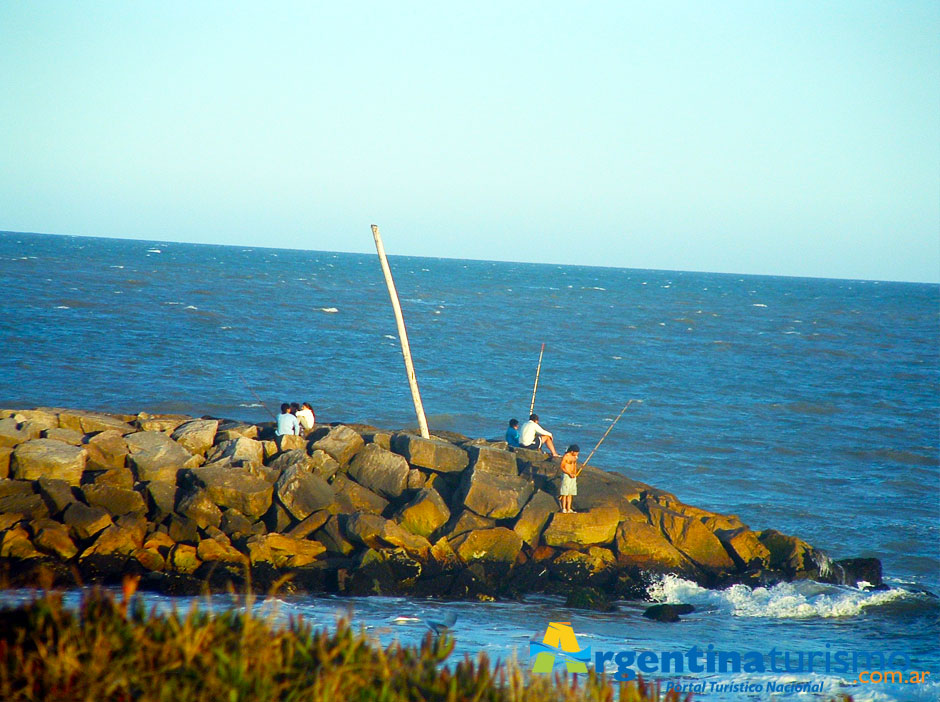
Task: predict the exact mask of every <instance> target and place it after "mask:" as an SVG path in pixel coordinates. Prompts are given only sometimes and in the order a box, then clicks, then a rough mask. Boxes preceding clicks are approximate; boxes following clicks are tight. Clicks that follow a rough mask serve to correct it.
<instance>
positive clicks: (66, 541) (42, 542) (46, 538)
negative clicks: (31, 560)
mask: <svg viewBox="0 0 940 702" xmlns="http://www.w3.org/2000/svg"><path fill="white" fill-rule="evenodd" d="M31 528H32V531H33V544H34V545H35V546H36V547H37V548H38V549H40V550H41V551H44V552H45V553H48V554H49V555H51V556H56V557H58V558H59V559H61V560H63V561H67V560H69V559H70V558H72V557H73V556H75V555H76V554H77V553H78V547H76V546H75V543H74V542H73V541H72V539H70V538H69V531H68V528H67V527H66V526H65V525H64V524H59V523H58V522H55V521H52V520H51V519H41V520H39V521H38V522H33V524H32V525H31Z"/></svg>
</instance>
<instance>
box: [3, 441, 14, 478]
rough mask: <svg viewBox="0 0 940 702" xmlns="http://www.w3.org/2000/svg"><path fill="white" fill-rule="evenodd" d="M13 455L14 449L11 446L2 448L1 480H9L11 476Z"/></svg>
mask: <svg viewBox="0 0 940 702" xmlns="http://www.w3.org/2000/svg"><path fill="white" fill-rule="evenodd" d="M12 455H13V449H12V448H10V447H9V446H0V478H7V477H9V475H10V457H11V456H12Z"/></svg>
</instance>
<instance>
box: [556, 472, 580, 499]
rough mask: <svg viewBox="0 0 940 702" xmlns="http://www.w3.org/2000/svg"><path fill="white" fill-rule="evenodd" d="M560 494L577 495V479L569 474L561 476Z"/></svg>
mask: <svg viewBox="0 0 940 702" xmlns="http://www.w3.org/2000/svg"><path fill="white" fill-rule="evenodd" d="M559 494H560V495H577V494H578V479H577V478H572V477H571V476H570V475H567V474H565V475H563V476H562V477H561V491H560V492H559Z"/></svg>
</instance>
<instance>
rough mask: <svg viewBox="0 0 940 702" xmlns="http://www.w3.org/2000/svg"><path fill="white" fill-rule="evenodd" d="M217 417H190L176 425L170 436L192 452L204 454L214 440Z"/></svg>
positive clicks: (217, 422) (217, 426) (217, 423)
mask: <svg viewBox="0 0 940 702" xmlns="http://www.w3.org/2000/svg"><path fill="white" fill-rule="evenodd" d="M218 428H219V421H218V420H217V419H192V420H190V421H188V422H183V423H182V424H180V425H179V426H177V427H176V428H175V429H174V431H173V433H172V434H171V436H170V438H172V439H173V441H175V442H176V443H178V444H179V445H180V446H182V447H183V448H184V449H186V450H187V451H189V452H190V453H192V454H194V455H195V454H201V455H205V453H206V451H208V450H209V449H210V448H212V444H213V443H214V442H215V433H216V430H217V429H218Z"/></svg>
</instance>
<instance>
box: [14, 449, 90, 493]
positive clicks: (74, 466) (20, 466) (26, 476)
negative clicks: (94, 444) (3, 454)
mask: <svg viewBox="0 0 940 702" xmlns="http://www.w3.org/2000/svg"><path fill="white" fill-rule="evenodd" d="M10 468H11V473H12V475H13V477H14V478H16V479H18V480H39V478H42V477H46V478H57V479H60V480H64V481H65V482H67V483H68V484H69V485H79V484H81V482H82V472H83V471H84V470H85V450H84V449H83V448H79V447H77V446H70V445H69V444H65V443H63V442H61V441H56V440H55V439H34V440H32V441H27V442H26V443H24V444H20V445H19V446H17V447H16V449H14V451H13V458H12V460H11V462H10Z"/></svg>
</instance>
